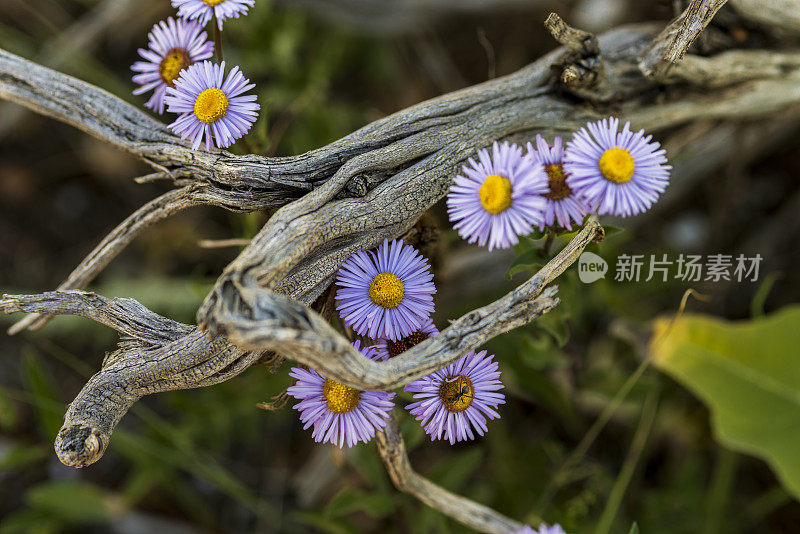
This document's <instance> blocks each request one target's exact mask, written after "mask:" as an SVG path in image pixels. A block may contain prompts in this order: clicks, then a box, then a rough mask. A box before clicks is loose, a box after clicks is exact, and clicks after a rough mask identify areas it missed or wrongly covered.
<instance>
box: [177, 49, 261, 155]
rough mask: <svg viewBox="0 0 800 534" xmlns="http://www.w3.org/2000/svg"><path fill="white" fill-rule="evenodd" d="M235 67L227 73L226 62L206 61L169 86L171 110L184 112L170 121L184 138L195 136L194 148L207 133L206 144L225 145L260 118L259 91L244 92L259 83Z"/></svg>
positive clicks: (197, 64)
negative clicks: (252, 92)
mask: <svg viewBox="0 0 800 534" xmlns="http://www.w3.org/2000/svg"><path fill="white" fill-rule="evenodd" d="M249 82H250V80H248V79H247V78H245V77H244V76H243V75H242V73H241V72H240V71H239V67H233V69H231V71H230V72H229V73H228V76H227V78H226V77H225V62H224V61H223V62H222V65H217V64H215V63H211V62H210V61H203V62H202V63H196V64H194V65H192V66H191V67H189V68H188V69H186V70H184V71H183V72H181V75H180V77H179V78H178V79H177V80H176V81H175V87H168V88H167V98H166V102H167V106H169V107H168V108H167V111H170V112H173V113H180V114H181V115H180V116H179V117H178V118H177V120H175V122H173V123H172V124H170V125H169V127H170V128H172V131H173V132H175V133H176V134H180V136H181V139H186V138H187V137H191V138H192V149H194V150H197V148H198V147H199V146H200V142H201V141H202V140H203V134H205V136H206V148H207V149H209V150H210V149H212V148H213V147H214V146H215V144H216V146H218V147H221V148H224V147H228V146H231V145H232V144H233V142H234V141H235V140H237V139H239V138H240V137H242V136H243V135H244V134H246V133H247V131H248V130H249V129H250V127H251V126H252V125H253V123H254V122H255V120H256V119H257V118H258V110H259V109H260V106H259V105H258V104H256V103H255V102H254V100H255V99H256V97H255V95H242V93H244V92H245V91H249V90H250V89H252V88H253V87H255V84H251V83H249Z"/></svg>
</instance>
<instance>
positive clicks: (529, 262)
mask: <svg viewBox="0 0 800 534" xmlns="http://www.w3.org/2000/svg"><path fill="white" fill-rule="evenodd" d="M541 267H542V252H541V250H539V249H538V248H535V249H532V250H528V251H526V252H523V253H522V254H520V255H519V256H517V258H516V259H515V260H514V261H513V262H511V266H510V267H509V268H508V272H507V273H506V278H507V279H508V280H511V277H512V276H514V275H515V274H517V273H521V272H525V271H538V270H539V269H541Z"/></svg>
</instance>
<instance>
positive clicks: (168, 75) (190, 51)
mask: <svg viewBox="0 0 800 534" xmlns="http://www.w3.org/2000/svg"><path fill="white" fill-rule="evenodd" d="M147 38H148V39H149V43H147V48H148V49H147V50H145V49H144V48H140V49H139V55H140V56H142V58H144V59H145V60H146V61H137V62H136V63H134V64H133V65H131V70H132V71H134V72H139V73H140V74H136V75H135V76H134V77H133V82H134V83H137V84H139V85H140V86H141V87H138V88H137V89H136V90H134V91H133V94H135V95H140V94H142V93H146V92H147V91H150V90H151V89H152V90H153V96H151V97H150V100H148V101H147V103H146V104H145V106H147V107H148V108H150V109H152V110H153V111H155V112H156V113H158V114H162V113H164V96H165V95H166V93H167V87H174V86H175V80H177V79H178V76H179V75H180V73H181V71H182V70H183V69H185V68H186V67H188V66H190V65H192V64H193V63H195V62H197V61H201V60H203V59H208V58H210V57H211V56H212V55H213V54H214V43H213V42H212V41H208V40H207V36H206V32H204V31H203V27H202V26H200V25H199V24H197V23H196V22H188V21H185V20H182V19H178V20H175V19H173V18H172V17H170V18H168V19H167V20H166V21H163V20H162V21H161V22H159V23H158V24H156V25H155V26H153V29H152V30H151V31H150V33H148V34H147Z"/></svg>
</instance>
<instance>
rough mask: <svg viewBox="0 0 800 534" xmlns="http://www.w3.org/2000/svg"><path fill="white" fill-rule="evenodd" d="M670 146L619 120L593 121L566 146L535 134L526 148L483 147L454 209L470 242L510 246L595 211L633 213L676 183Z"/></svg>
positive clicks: (450, 205) (455, 192) (454, 195)
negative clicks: (667, 151)
mask: <svg viewBox="0 0 800 534" xmlns="http://www.w3.org/2000/svg"><path fill="white" fill-rule="evenodd" d="M666 163H667V158H666V155H665V151H664V149H661V148H660V145H659V144H658V143H657V142H654V141H652V136H649V135H648V136H645V133H644V130H639V131H638V132H636V133H634V132H632V131H631V129H630V123H626V124H625V125H624V126H623V127H622V131H620V130H619V119H616V118H613V117H611V118H607V119H603V120H601V121H598V122H593V123H589V124H587V125H586V127H584V128H581V129H580V130H579V131H578V132H575V134H573V136H572V140H571V141H570V142H569V143H567V145H566V147H564V146H563V144H562V140H561V138H560V137H556V138H555V140H554V142H553V145H552V146H550V145H548V143H547V141H546V140H545V139H544V138H543V137H542V136H541V135H537V136H536V147H534V146H533V145H532V144H531V143H528V144H527V146H526V150H523V149H522V147H519V146H517V145H514V144H510V143H497V142H495V143H494V145H493V146H492V152H491V154H490V153H489V151H488V150H486V149H482V150H479V151H478V160H477V161H476V160H475V159H473V158H470V159H469V161H468V165H465V166H464V167H463V174H462V175H459V176H456V177H455V179H454V181H453V185H452V186H451V188H450V192H449V194H448V195H447V211H448V214H449V216H450V220H451V221H452V222H453V223H454V228H455V229H456V230H457V231H458V233H459V235H461V237H463V238H464V239H466V240H467V241H469V242H470V243H476V242H477V243H478V245H480V246H487V245H488V247H489V250H492V249H493V248H508V247H510V246H512V245H515V244H517V243H518V241H519V237H518V236H520V235H527V234H529V233H531V232H532V231H533V229H534V228H539V230H544V229H545V227H552V226H558V227H561V228H564V229H567V230H571V229H572V223H573V222H575V223H577V224H580V223H581V222H582V221H583V217H584V216H585V215H586V214H587V213H590V212H596V213H597V214H598V215H618V216H621V217H628V216H630V215H636V214H638V213H642V212H644V211H646V210H647V209H649V208H650V206H652V205H653V203H655V201H656V200H657V199H658V196H659V195H660V194H661V193H663V192H664V189H665V188H666V187H667V183H668V182H669V171H670V169H671V167H670V166H669V165H667V164H666Z"/></svg>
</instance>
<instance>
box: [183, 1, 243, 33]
mask: <svg viewBox="0 0 800 534" xmlns="http://www.w3.org/2000/svg"><path fill="white" fill-rule="evenodd" d="M254 3H255V1H254V0H172V7H174V8H176V9H177V10H178V16H179V17H183V18H185V19H188V20H192V19H197V21H198V22H199V23H200V24H201V25H203V26H205V25H206V23H207V22H208V21H209V20H211V17H213V16H216V17H217V26H218V27H219V29H220V30H222V21H224V20H225V19H229V18H235V19H238V18H239V15H246V14H247V9H248V8H251V7H253V4H254Z"/></svg>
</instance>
